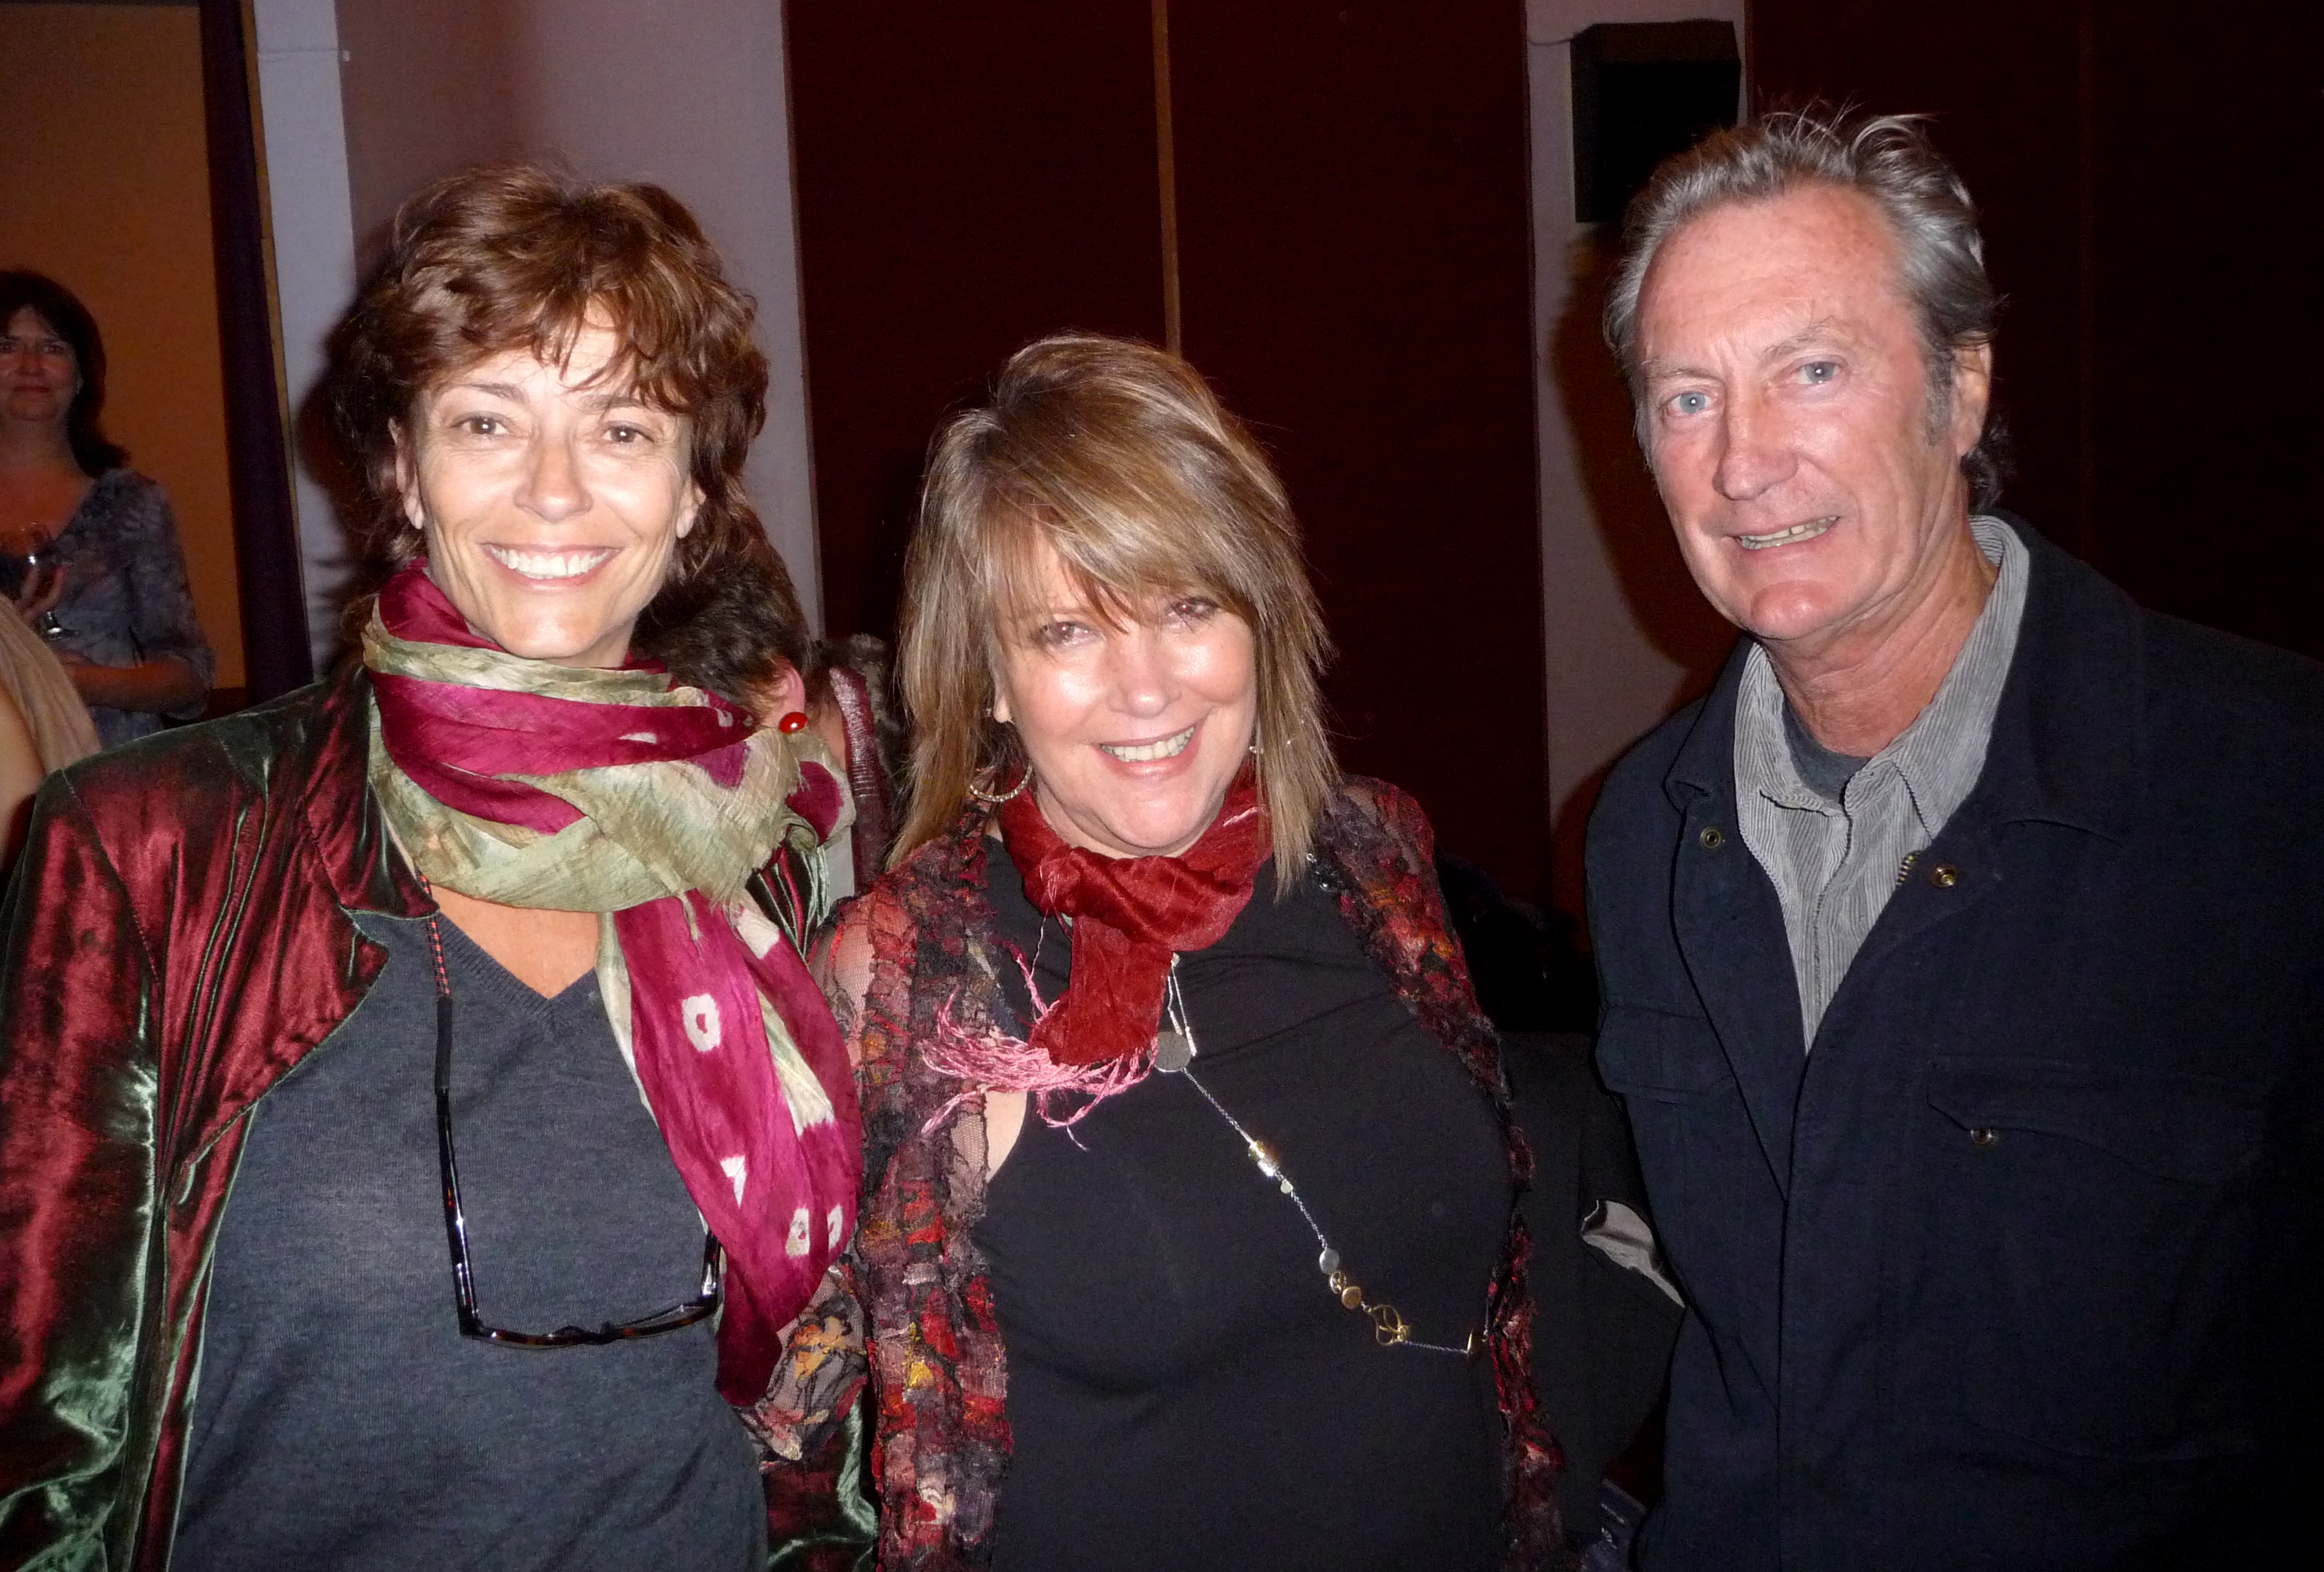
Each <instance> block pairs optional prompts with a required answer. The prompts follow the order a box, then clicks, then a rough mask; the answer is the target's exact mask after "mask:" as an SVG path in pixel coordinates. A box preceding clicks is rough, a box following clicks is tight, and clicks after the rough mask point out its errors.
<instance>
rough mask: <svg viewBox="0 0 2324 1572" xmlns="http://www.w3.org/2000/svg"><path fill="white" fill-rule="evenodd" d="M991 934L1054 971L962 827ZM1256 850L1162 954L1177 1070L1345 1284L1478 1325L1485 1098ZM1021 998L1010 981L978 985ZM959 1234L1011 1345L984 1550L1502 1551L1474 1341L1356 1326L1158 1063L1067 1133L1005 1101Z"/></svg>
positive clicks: (1048, 929)
mask: <svg viewBox="0 0 2324 1572" xmlns="http://www.w3.org/2000/svg"><path fill="white" fill-rule="evenodd" d="M990 850H991V858H990V868H991V899H992V905H993V909H994V912H995V915H996V916H997V917H998V919H999V925H1000V931H1001V934H1002V936H1003V937H1004V938H1005V939H1007V940H1008V941H1009V942H1011V943H1012V944H1015V945H1017V946H1018V947H1019V949H1020V950H1021V951H1023V953H1024V954H1025V955H1026V956H1027V957H1028V959H1034V960H1036V961H1037V966H1036V972H1037V982H1038V986H1039V988H1041V990H1042V993H1043V995H1044V997H1056V995H1057V994H1058V993H1060V992H1062V991H1063V989H1064V987H1065V979H1066V977H1067V975H1068V970H1069V952H1070V942H1069V940H1068V938H1067V935H1066V934H1065V931H1064V929H1063V928H1062V927H1061V926H1060V925H1059V924H1056V923H1055V922H1048V923H1046V924H1045V923H1044V922H1043V921H1042V919H1041V918H1040V916H1039V915H1038V914H1037V913H1036V912H1035V911H1034V910H1033V908H1032V906H1030V904H1029V903H1028V901H1027V900H1026V898H1025V895H1024V887H1023V883H1022V881H1021V879H1020V878H1019V875H1018V873H1017V870H1016V868H1015V866H1014V865H1013V864H1012V863H1011V862H1010V860H1009V858H1008V856H1007V854H1006V852H1005V850H1002V848H1001V846H1000V845H999V844H998V843H997V842H996V843H994V844H993V845H992V846H991V849H990ZM1274 893H1275V892H1274V873H1273V869H1272V866H1271V865H1270V866H1269V867H1268V868H1265V869H1261V870H1260V873H1259V889H1258V892H1257V894H1255V895H1254V896H1253V897H1252V899H1251V902H1250V906H1247V907H1245V908H1244V910H1243V912H1242V914H1241V915H1240V917H1238V918H1237V919H1236V921H1235V924H1234V925H1233V927H1232V928H1231V930H1230V931H1229V932H1228V933H1227V935H1226V937H1225V938H1224V939H1223V940H1222V941H1221V942H1219V943H1218V944H1217V945H1215V946H1213V948H1211V949H1209V950H1206V951H1199V952H1195V953H1191V954H1188V955H1185V956H1184V957H1182V959H1181V961H1180V967H1179V973H1178V976H1179V982H1180V986H1181V989H1182V992H1183V994H1184V997H1185V1003H1186V1009H1187V1014H1188V1016H1189V1017H1190V1021H1191V1025H1192V1026H1193V1029H1194V1037H1195V1039H1196V1042H1197V1043H1198V1044H1199V1049H1200V1052H1199V1054H1198V1056H1197V1058H1196V1059H1195V1061H1194V1066H1193V1069H1194V1075H1195V1076H1196V1077H1198V1078H1199V1079H1200V1080H1201V1081H1202V1083H1203V1086H1204V1087H1206V1088H1207V1089H1209V1090H1210V1091H1211V1093H1212V1094H1213V1096H1214V1097H1216V1098H1217V1099H1218V1100H1219V1102H1220V1103H1221V1104H1222V1105H1223V1106H1224V1107H1225V1108H1227V1109H1228V1110H1229V1111H1231V1113H1233V1114H1234V1116H1235V1117H1236V1118H1238V1119H1240V1121H1241V1122H1242V1123H1243V1125H1244V1126H1246V1127H1247V1128H1248V1129H1249V1130H1250V1132H1251V1134H1252V1135H1255V1136H1258V1137H1259V1138H1260V1139H1262V1140H1264V1141H1266V1142H1268V1144H1270V1145H1273V1146H1274V1147H1275V1148H1276V1150H1277V1152H1278V1153H1279V1154H1280V1155H1281V1158H1282V1162H1283V1167H1284V1172H1286V1173H1287V1174H1288V1175H1289V1176H1290V1177H1291V1179H1292V1180H1293V1181H1294V1182H1295V1183H1296V1185H1297V1187H1298V1192H1299V1196H1300V1198H1301V1199H1302V1200H1305V1202H1306V1203H1307V1205H1308V1208H1309V1209H1310V1210H1312V1211H1313V1212H1314V1215H1315V1218H1316V1221H1317V1222H1318V1223H1319V1224H1321V1225H1322V1227H1323V1231H1324V1233H1325V1234H1326V1235H1327V1236H1329V1237H1330V1239H1331V1241H1332V1244H1333V1246H1334V1247H1335V1248H1336V1249H1337V1250H1338V1251H1339V1253H1340V1255H1341V1257H1342V1262H1343V1264H1344V1265H1345V1268H1346V1270H1347V1271H1348V1272H1349V1273H1350V1274H1351V1276H1352V1277H1354V1278H1355V1279H1356V1281H1358V1282H1360V1283H1361V1284H1362V1285H1363V1286H1364V1288H1365V1290H1366V1292H1367V1293H1368V1294H1369V1297H1370V1298H1371V1299H1372V1301H1374V1302H1380V1301H1386V1302H1388V1303H1391V1304H1394V1305H1395V1306H1396V1307H1397V1309H1398V1310H1401V1311H1402V1312H1403V1314H1404V1316H1405V1318H1406V1320H1408V1321H1409V1322H1410V1323H1411V1324H1412V1327H1413V1333H1414V1336H1415V1337H1416V1338H1423V1339H1425V1340H1427V1341H1430V1342H1438V1343H1449V1344H1454V1345H1458V1344H1459V1343H1461V1342H1462V1339H1463V1338H1464V1337H1465V1336H1466V1335H1467V1334H1468V1333H1470V1332H1471V1331H1475V1332H1478V1333H1479V1334H1480V1335H1479V1338H1478V1341H1479V1344H1480V1347H1481V1345H1482V1342H1483V1338H1482V1335H1481V1334H1482V1328H1483V1325H1484V1315H1485V1296H1486V1292H1487V1288H1488V1285H1489V1282H1490V1279H1491V1276H1492V1273H1493V1270H1494V1267H1495V1266H1496V1264H1498V1263H1499V1259H1500V1255H1501V1250H1502V1246H1503V1241H1504V1239H1505V1237H1506V1235H1507V1229H1508V1216H1509V1207H1510V1201H1511V1184H1510V1179H1509V1174H1508V1156H1507V1152H1506V1148H1505V1146H1504V1144H1503V1140H1502V1136H1501V1133H1500V1129H1499V1124H1498V1122H1497V1120H1496V1118H1495V1117H1494V1114H1493V1111H1492V1109H1491V1108H1490V1106H1489V1104H1488V1102H1487V1100H1486V1099H1485V1097H1484V1095H1483V1093H1481V1092H1480V1090H1479V1089H1477V1087H1476V1085H1475V1083H1474V1082H1473V1081H1472V1080H1471V1078H1470V1076H1469V1074H1468V1072H1467V1071H1465V1070H1464V1069H1463V1068H1462V1065H1461V1064H1460V1063H1459V1062H1457V1061H1456V1060H1455V1059H1453V1057H1452V1055H1451V1054H1450V1053H1446V1052H1445V1051H1444V1049H1443V1047H1442V1046H1440V1045H1439V1044H1438V1043H1436V1042H1435V1040H1434V1038H1432V1037H1430V1036H1429V1035H1428V1034H1427V1033H1426V1032H1425V1030H1424V1029H1423V1028H1422V1027H1421V1025H1420V1024H1419V1022H1418V1021H1417V1020H1416V1018H1415V1017H1414V1016H1413V1015H1412V1013H1411V1012H1410V1011H1409V1010H1408V1009H1406V1007H1405V1006H1404V1005H1403V1004H1402V1003H1401V1002H1400V1001H1399V1000H1397V998H1396V997H1395V996H1394V995H1393V994H1392V993H1391V992H1390V991H1389V988H1388V982H1387V979H1385V978H1384V977H1383V976H1382V975H1381V974H1380V973H1379V970H1378V969H1377V968H1375V967H1374V966H1373V964H1372V963H1371V961H1370V960H1369V958H1368V957H1367V956H1366V955H1365V954H1364V952H1363V951H1362V948H1361V946H1360V942H1359V940H1358V939H1357V937H1356V935H1355V933H1353V932H1352V931H1351V929H1350V928H1349V927H1348V926H1347V924H1346V923H1345V922H1343V921H1342V918H1341V916H1340V915H1339V912H1338V909H1337V906H1336V903H1335V901H1334V900H1333V897H1332V896H1329V895H1328V894H1326V893H1324V892H1323V890H1321V889H1319V888H1317V887H1315V886H1314V883H1313V882H1312V881H1306V880H1303V882H1302V883H1301V885H1300V887H1299V888H1298V890H1297V892H1296V894H1295V895H1294V896H1293V897H1292V898H1291V899H1290V900H1289V901H1288V902H1285V903H1281V904H1278V903H1277V901H1276V900H1275V898H1274ZM1004 987H1006V988H1008V991H1009V994H1010V999H1011V1002H1012V1003H1013V1004H1015V1005H1016V1006H1017V1007H1019V1008H1020V1009H1021V1008H1023V1007H1025V1006H1026V1004H1027V999H1026V996H1025V991H1024V988H1023V986H1022V983H1021V981H1020V980H1019V979H1017V978H1015V977H1013V976H1012V977H1010V978H1009V979H1006V980H1005V982H1004ZM974 1239H975V1242H976V1245H977V1246H978V1247H979V1249H980V1250H982V1252H983V1254H984V1255H985V1257H986V1258H987V1260H988V1261H989V1262H990V1263H991V1282H992V1290H993V1296H994V1301H995V1307H996V1310H997V1312H998V1315H999V1318H1000V1323H1001V1333H1002V1337H1003V1338H1004V1339H1005V1341H1006V1344H1007V1347H1008V1351H1009V1395H1008V1403H1009V1420H1010V1428H1011V1430H1012V1432H1013V1436H1014V1454H1013V1457H1012V1458H1011V1461H1010V1468H1009V1473H1008V1475H1007V1477H1006V1479H1005V1481H1004V1483H1003V1485H1002V1488H1001V1503H1000V1516H999V1520H998V1524H997V1527H996V1530H995V1540H994V1547H995V1548H994V1559H993V1566H994V1567H995V1568H996V1569H997V1572H1071V1569H1073V1568H1077V1567H1090V1568H1099V1567H1102V1568H1107V1569H1109V1572H1134V1569H1138V1568H1154V1569H1156V1572H1161V1569H1163V1568H1169V1569H1171V1572H1180V1569H1183V1568H1185V1567H1205V1568H1218V1569H1226V1568H1236V1567H1250V1568H1260V1567H1265V1568H1268V1569H1270V1572H1288V1569H1296V1568H1314V1569H1316V1572H1323V1569H1326V1568H1329V1569H1331V1572H1350V1569H1352V1568H1366V1567H1372V1568H1379V1569H1380V1572H1389V1569H1395V1572H1429V1569H1434V1568H1445V1569H1452V1568H1475V1569H1480V1572H1482V1569H1486V1568H1493V1567H1499V1564H1500V1560H1501V1552H1500V1543H1501V1534H1500V1513H1501V1500H1502V1483H1501V1477H1500V1473H1501V1461H1502V1446H1501V1434H1500V1432H1501V1420H1500V1417H1499V1411H1498V1410H1497V1408H1496V1405H1495V1400H1494V1390H1493V1379H1492V1373H1491V1370H1490V1368H1489V1365H1487V1363H1486V1362H1485V1361H1484V1359H1483V1358H1482V1357H1481V1356H1480V1357H1478V1358H1474V1359H1468V1360H1464V1359H1462V1358H1460V1357H1458V1356H1453V1355H1451V1354H1443V1353H1435V1352H1429V1351H1425V1350H1420V1349H1415V1348H1410V1347H1399V1348H1382V1347H1379V1346H1378V1344H1377V1343H1376V1342H1375V1340H1374V1338H1373V1334H1372V1328H1371V1325H1370V1323H1369V1321H1368V1320H1367V1319H1365V1318H1363V1317H1362V1316H1360V1315H1358V1314H1356V1313H1353V1312H1351V1311H1350V1310H1345V1309H1343V1308H1342V1306H1341V1305H1340V1302H1339V1301H1338V1300H1337V1299H1336V1298H1335V1297H1333V1295H1332V1293H1331V1292H1329V1291H1328V1289H1327V1288H1326V1286H1325V1284H1324V1281H1323V1273H1321V1271H1320V1270H1319V1269H1318V1267H1317V1264H1316V1256H1317V1252H1318V1246H1317V1245H1316V1242H1315V1237H1314V1235H1313V1234H1312V1233H1311V1232H1309V1230H1308V1228H1307V1226H1306V1224H1305V1222H1304V1221H1302V1219H1301V1218H1300V1215H1299V1212H1298V1210H1297V1209H1296V1207H1295V1206H1294V1205H1293V1203H1292V1200H1291V1199H1290V1198H1289V1197H1287V1196H1286V1195H1284V1194H1282V1193H1281V1192H1280V1191H1279V1190H1277V1187H1276V1185H1275V1184H1274V1183H1273V1182H1271V1181H1268V1180H1267V1179H1266V1178H1264V1177H1263V1176H1262V1175H1261V1174H1260V1173H1259V1171H1258V1170H1257V1169H1256V1168H1255V1167H1254V1166H1253V1165H1252V1163H1250V1159H1249V1158H1248V1157H1247V1156H1246V1155H1245V1154H1244V1150H1243V1145H1242V1142H1241V1140H1240V1138H1239V1137H1238V1136H1237V1135H1235V1134H1234V1132H1233V1130H1232V1129H1231V1127H1230V1126H1228V1125H1227V1123H1226V1122H1225V1120H1224V1119H1222V1117H1220V1116H1219V1114H1218V1113H1217V1112H1216V1111H1214V1110H1213V1108H1211V1107H1210V1106H1209V1104H1207V1103H1206V1102H1204V1101H1203V1099H1202V1097H1201V1095H1200V1094H1199V1093H1198V1092H1197V1091H1196V1089H1194V1086H1193V1085H1191V1084H1189V1083H1188V1081H1187V1080H1186V1079H1185V1077H1183V1076H1172V1075H1159V1074H1157V1075H1154V1076H1151V1077H1149V1078H1148V1080H1146V1081H1144V1082H1143V1083H1141V1084H1140V1085H1139V1086H1138V1087H1136V1088H1134V1089H1131V1090H1130V1091H1128V1092H1125V1093H1123V1094H1121V1095H1120V1096H1119V1097H1115V1098H1112V1099H1108V1100H1107V1101H1105V1102H1102V1103H1101V1104H1099V1105H1098V1106H1097V1108H1095V1109H1094V1110H1093V1111H1092V1112H1091V1114H1090V1115H1089V1117H1086V1118H1085V1119H1084V1120H1083V1121H1082V1122H1081V1123H1080V1124H1079V1125H1077V1126H1074V1128H1073V1129H1072V1130H1071V1131H1070V1132H1068V1131H1064V1130H1059V1129H1055V1128H1052V1127H1050V1126H1047V1125H1046V1124H1044V1123H1043V1122H1042V1121H1041V1119H1040V1118H1039V1117H1038V1116H1037V1114H1034V1113H1032V1112H1030V1111H1028V1115H1027V1118H1026V1124H1025V1128H1024V1133H1023V1135H1021V1136H1020V1137H1019V1141H1018V1144H1017V1145H1016V1147H1015V1149H1014V1150H1013V1151H1012V1152H1011V1153H1010V1155H1009V1158H1008V1160H1007V1162H1006V1163H1003V1164H1002V1166H1001V1171H1000V1172H998V1173H997V1174H995V1175H994V1176H993V1179H992V1181H991V1186H990V1189H989V1191H988V1195H987V1209H986V1212H985V1215H984V1217H983V1218H982V1220H981V1221H980V1222H979V1223H978V1224H977V1225H976V1227H975V1229H974Z"/></svg>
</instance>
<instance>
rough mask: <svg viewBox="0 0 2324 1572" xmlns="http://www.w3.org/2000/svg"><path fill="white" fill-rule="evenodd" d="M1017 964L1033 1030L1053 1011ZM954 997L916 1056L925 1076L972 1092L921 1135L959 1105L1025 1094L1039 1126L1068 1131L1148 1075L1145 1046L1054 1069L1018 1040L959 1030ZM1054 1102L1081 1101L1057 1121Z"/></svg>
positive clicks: (1150, 1065) (1150, 1052) (1040, 1052)
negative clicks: (951, 1080)
mask: <svg viewBox="0 0 2324 1572" xmlns="http://www.w3.org/2000/svg"><path fill="white" fill-rule="evenodd" d="M1017 964H1018V966H1019V969H1020V970H1022V971H1023V972H1024V974H1025V991H1026V992H1027V993H1028V995H1030V996H1031V997H1032V1000H1033V1024H1034V1025H1035V1026H1038V1025H1040V1024H1041V1022H1042V1021H1043V1020H1045V1019H1047V1016H1048V1014H1049V1011H1050V1010H1051V1009H1052V1008H1054V1005H1053V1004H1052V1003H1051V1001H1048V1000H1046V999H1044V998H1042V997H1041V991H1040V989H1039V988H1037V987H1035V986H1034V982H1033V969H1032V967H1031V966H1029V965H1028V964H1027V963H1026V962H1025V961H1024V960H1023V959H1022V958H1019V960H1018V962H1017ZM957 997H959V996H958V995H957V994H955V995H954V998H952V999H946V1000H945V1002H944V1003H943V1004H942V1005H941V1006H939V1007H937V1009H936V1040H935V1041H934V1042H933V1043H929V1044H928V1045H927V1048H926V1049H925V1050H923V1051H922V1057H923V1058H925V1059H926V1060H927V1064H928V1068H930V1069H931V1070H934V1071H936V1072H937V1073H939V1074H941V1075H950V1076H954V1077H957V1078H958V1079H959V1080H965V1081H968V1082H970V1083H972V1085H973V1088H974V1089H973V1090H969V1091H964V1092H961V1093H960V1094H958V1095H957V1096H955V1097H954V1098H952V1099H949V1100H948V1101H946V1102H945V1105H944V1106H943V1107H942V1108H938V1109H937V1110H936V1113H935V1114H934V1115H933V1116H931V1117H929V1119H928V1122H927V1124H926V1125H924V1126H921V1133H922V1134H923V1135H925V1134H927V1132H928V1131H930V1130H933V1129H935V1128H936V1126H938V1125H941V1124H943V1123H944V1122H945V1120H946V1119H947V1118H949V1117H952V1112H953V1110H954V1108H958V1107H959V1106H960V1105H961V1104H963V1103H964V1102H966V1101H968V1100H969V1099H972V1098H975V1099H982V1097H983V1095H984V1094H985V1093H986V1092H988V1091H1021V1092H1028V1093H1030V1094H1031V1101H1032V1104H1033V1108H1034V1111H1035V1112H1036V1113H1038V1114H1039V1115H1040V1116H1041V1119H1042V1122H1044V1123H1045V1124H1047V1125H1048V1126H1051V1127H1052V1128H1054V1129H1059V1130H1070V1129H1072V1128H1073V1127H1074V1126H1075V1125H1078V1124H1080V1123H1081V1122H1082V1120H1083V1119H1084V1118H1086V1117H1088V1116H1089V1111H1090V1110H1091V1109H1092V1108H1095V1107H1097V1105H1098V1104H1099V1103H1101V1102H1103V1101H1104V1100H1105V1099H1107V1098H1110V1097H1113V1096H1116V1095H1118V1094H1120V1093H1121V1092H1125V1091H1128V1090H1129V1089H1130V1088H1131V1087H1133V1086H1136V1085H1137V1084H1138V1083H1139V1081H1141V1080H1145V1079H1146V1078H1147V1077H1148V1075H1150V1074H1151V1073H1153V1071H1154V1044H1152V1043H1148V1044H1147V1045H1146V1048H1145V1050H1144V1051H1143V1052H1142V1053H1134V1054H1130V1055H1128V1056H1126V1057H1123V1058H1119V1059H1109V1060H1105V1061H1103V1062H1100V1063H1097V1064H1060V1063H1058V1062H1056V1060H1054V1059H1052V1058H1050V1057H1049V1055H1048V1053H1047V1051H1046V1050H1044V1049H1040V1048H1036V1047H1034V1046H1033V1044H1032V1043H1030V1042H1028V1041H1027V1040H1026V1039H1025V1038H1023V1037H1011V1036H1010V1035H1009V1034H1007V1033H1005V1032H1001V1031H998V1030H996V1029H994V1028H993V1027H991V1026H990V1025H987V1026H985V1027H983V1028H982V1030H979V1029H977V1028H974V1027H971V1026H967V1025H963V1024H962V1023H961V1021H960V1020H959V1018H958V1017H957V1016H954V1013H953V1003H954V999H956V998H957ZM1056 1097H1070V1098H1079V1099H1084V1100H1083V1102H1082V1103H1081V1105H1080V1106H1079V1107H1078V1108H1074V1110H1073V1111H1072V1112H1071V1113H1069V1114H1066V1115H1065V1116H1064V1117H1058V1116H1057V1115H1056V1114H1054V1113H1052V1112H1050V1110H1049V1099H1052V1098H1056Z"/></svg>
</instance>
